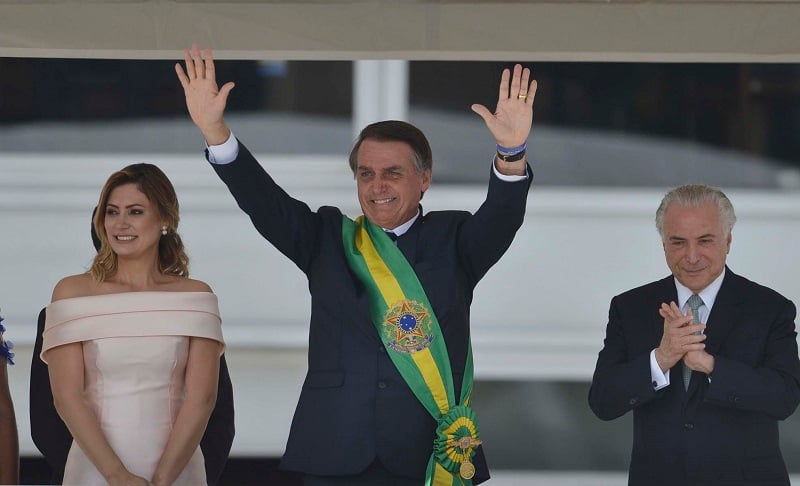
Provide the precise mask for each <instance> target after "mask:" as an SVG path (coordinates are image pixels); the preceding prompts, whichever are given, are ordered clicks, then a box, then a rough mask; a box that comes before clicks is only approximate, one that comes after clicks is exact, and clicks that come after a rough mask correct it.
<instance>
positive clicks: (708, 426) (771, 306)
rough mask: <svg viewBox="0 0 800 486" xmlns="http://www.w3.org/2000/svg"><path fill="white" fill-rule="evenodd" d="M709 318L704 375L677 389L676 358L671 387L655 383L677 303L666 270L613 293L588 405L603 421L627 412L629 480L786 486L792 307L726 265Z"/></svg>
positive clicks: (796, 385) (795, 388) (796, 393)
mask: <svg viewBox="0 0 800 486" xmlns="http://www.w3.org/2000/svg"><path fill="white" fill-rule="evenodd" d="M725 272H726V273H725V277H724V279H723V282H722V286H721V288H720V290H719V293H718V294H717V298H716V300H715V301H714V306H713V308H712V309H711V314H710V315H709V317H708V320H707V323H706V325H707V327H706V335H707V336H708V337H707V339H706V350H707V351H708V352H709V353H710V354H712V355H713V356H714V359H715V364H714V371H713V373H712V375H711V382H710V383H709V380H708V379H707V377H706V375H704V374H703V373H699V372H693V375H692V379H691V381H690V387H689V390H688V392H687V391H685V390H684V385H683V378H682V372H681V367H682V363H681V362H678V363H677V364H676V365H675V366H674V367H673V368H672V369H671V370H670V385H669V386H667V387H665V388H662V389H661V390H659V391H655V390H654V389H653V385H652V384H651V382H650V381H651V377H650V356H649V355H650V351H651V350H653V349H655V348H656V347H658V345H659V343H660V340H661V335H662V332H663V327H664V326H663V319H662V318H661V316H659V314H658V308H659V306H660V305H661V303H662V302H670V301H675V302H677V300H678V297H677V290H676V288H675V283H674V280H673V277H672V276H670V277H667V278H665V279H663V280H659V281H657V282H653V283H650V284H648V285H645V286H643V287H639V288H636V289H633V290H630V291H628V292H625V293H624V294H621V295H618V296H616V297H614V299H613V300H612V301H611V309H610V311H609V318H608V319H609V322H608V328H607V330H606V339H605V345H604V347H603V350H602V351H600V355H599V357H598V359H597V368H596V369H595V373H594V378H593V380H592V387H591V389H590V391H589V405H590V406H591V408H592V410H593V411H594V413H595V414H596V415H597V416H598V417H600V418H601V419H603V420H611V419H614V418H617V417H619V416H621V415H623V414H625V413H626V412H628V411H629V410H633V451H632V455H631V465H630V475H629V484H631V485H647V486H652V485H656V486H657V485H665V486H666V485H669V486H680V485H686V484H692V485H715V484H719V485H722V484H724V485H726V486H738V485H741V486H744V485H750V486H756V485H758V486H768V485H776V486H777V485H788V484H789V478H788V475H787V472H786V466H785V465H784V462H783V458H782V456H781V452H780V449H779V442H778V420H783V419H785V418H786V417H788V416H789V415H791V414H792V413H793V412H794V410H795V408H796V407H797V405H798V402H800V361H799V360H798V355H797V333H796V332H795V324H794V319H795V313H796V311H795V306H794V304H793V303H792V302H790V301H789V300H787V299H786V298H784V297H783V296H781V295H780V294H778V293H777V292H775V291H773V290H770V289H768V288H766V287H763V286H761V285H758V284H756V283H754V282H751V281H750V280H747V279H745V278H743V277H740V276H738V275H736V274H734V273H733V272H732V271H730V269H727V268H726V270H725Z"/></svg>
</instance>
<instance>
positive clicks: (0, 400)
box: [0, 337, 19, 484]
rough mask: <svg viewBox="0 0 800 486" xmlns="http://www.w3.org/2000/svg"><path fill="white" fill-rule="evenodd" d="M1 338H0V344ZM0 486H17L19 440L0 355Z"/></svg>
mask: <svg viewBox="0 0 800 486" xmlns="http://www.w3.org/2000/svg"><path fill="white" fill-rule="evenodd" d="M1 342H2V337H0V343H1ZM0 484H19V440H18V437H17V419H16V416H15V415H14V404H13V402H12V401H11V392H10V391H9V389H8V370H7V369H6V362H5V358H4V357H3V356H2V355H0Z"/></svg>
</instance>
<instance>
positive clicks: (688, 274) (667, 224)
mask: <svg viewBox="0 0 800 486" xmlns="http://www.w3.org/2000/svg"><path fill="white" fill-rule="evenodd" d="M662 243H663V245H664V255H665V256H666V259H667V265H669V268H670V270H672V274H673V275H674V276H675V278H677V279H678V281H679V282H680V283H682V284H683V285H685V286H686V287H688V288H689V289H690V290H691V291H692V292H694V293H699V292H700V291H701V290H703V289H704V288H706V287H708V285H709V284H710V283H711V282H713V281H714V279H715V278H717V277H719V275H720V274H721V273H722V270H723V269H724V268H725V260H726V259H727V256H728V251H730V247H731V235H730V233H728V232H726V230H725V224H724V222H723V219H722V216H721V214H720V210H719V207H718V206H717V205H716V204H714V203H712V202H709V203H705V204H702V205H700V206H697V207H690V206H683V205H680V204H677V203H673V204H671V205H670V206H669V207H667V209H666V211H665V212H664V226H663V236H662Z"/></svg>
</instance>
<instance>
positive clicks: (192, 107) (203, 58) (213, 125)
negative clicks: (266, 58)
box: [175, 44, 234, 145]
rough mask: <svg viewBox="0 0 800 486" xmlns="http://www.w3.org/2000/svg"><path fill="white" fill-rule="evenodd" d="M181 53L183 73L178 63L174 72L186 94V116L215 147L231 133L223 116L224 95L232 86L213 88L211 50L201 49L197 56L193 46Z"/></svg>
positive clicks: (214, 76)
mask: <svg viewBox="0 0 800 486" xmlns="http://www.w3.org/2000/svg"><path fill="white" fill-rule="evenodd" d="M183 54H184V59H185V62H186V71H184V70H183V68H182V67H181V64H180V63H176V64H175V72H176V73H177V74H178V80H179V81H180V82H181V86H183V93H184V94H185V95H186V108H188V110H189V116H191V117H192V121H193V122H194V124H195V125H197V128H199V129H200V131H201V132H202V133H203V136H204V137H205V139H206V142H207V143H208V144H209V145H219V144H221V143H223V142H225V141H226V140H227V139H228V137H229V136H230V133H231V132H230V129H229V128H228V126H227V125H226V124H225V120H224V119H223V115H224V113H225V105H226V103H227V101H228V95H229V94H230V92H231V90H232V89H233V87H234V84H233V83H232V82H228V83H225V85H223V86H222V88H221V89H220V88H218V87H217V79H216V72H215V70H214V57H213V56H212V54H211V49H204V50H203V52H202V54H201V52H200V48H199V47H198V46H197V44H192V48H191V49H186V50H185V51H183Z"/></svg>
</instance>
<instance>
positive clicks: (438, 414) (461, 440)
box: [342, 216, 481, 486]
mask: <svg viewBox="0 0 800 486" xmlns="http://www.w3.org/2000/svg"><path fill="white" fill-rule="evenodd" d="M342 240H343V242H344V249H345V257H346V258H347V262H348V264H349V266H350V268H351V269H352V270H353V272H355V274H356V275H357V276H358V278H359V279H360V280H361V282H362V283H363V284H364V286H365V287H366V289H367V295H368V297H369V304H370V315H371V317H372V321H373V323H374V324H375V328H376V329H377V330H378V335H379V336H380V337H381V341H383V344H384V346H385V347H386V352H387V353H388V355H389V357H390V358H391V360H392V362H393V363H394V365H395V366H396V367H397V370H398V371H399V372H400V375H401V376H402V377H403V379H404V380H405V381H406V383H407V384H408V386H409V388H410V389H411V391H412V392H413V393H414V396H416V397H417V399H418V400H419V401H420V403H421V404H422V406H423V407H425V409H426V410H427V411H428V413H430V414H431V416H432V417H433V418H434V419H435V420H436V421H437V423H438V427H437V429H436V436H435V437H434V443H433V453H432V454H431V457H430V459H429V460H428V468H427V471H426V473H425V485H426V486H429V485H430V486H445V485H447V486H453V485H471V484H472V481H471V479H472V477H473V475H474V474H475V467H474V466H473V465H472V462H471V459H472V456H473V455H474V454H475V448H476V447H477V446H478V445H480V444H481V441H480V440H479V439H478V437H479V431H478V424H477V418H476V416H475V413H474V412H473V411H472V409H471V408H469V403H470V398H471V394H472V373H473V364H472V345H471V344H470V346H469V348H468V352H467V362H466V366H465V369H464V378H463V382H462V385H461V397H460V399H459V401H458V402H456V401H455V388H454V386H453V373H452V370H451V369H450V359H449V357H448V354H447V346H446V344H445V342H444V336H443V335H442V330H441V328H440V327H439V321H438V320H437V319H436V315H435V314H434V313H433V308H432V307H431V304H430V302H428V297H427V295H426V294H425V290H424V289H423V288H422V284H420V282H419V279H418V278H417V275H416V273H415V272H414V269H413V268H412V267H411V265H410V264H409V263H408V261H407V260H406V258H405V256H404V255H403V254H402V253H401V252H400V250H399V249H398V248H397V246H396V245H395V244H394V242H393V241H392V240H391V239H390V238H389V237H388V236H387V235H386V233H385V232H384V231H383V230H382V229H381V228H379V227H377V226H375V225H374V224H372V223H370V222H369V220H368V219H366V218H364V217H363V216H359V217H358V218H356V220H355V221H353V220H351V219H350V218H348V217H346V216H343V217H342Z"/></svg>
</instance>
